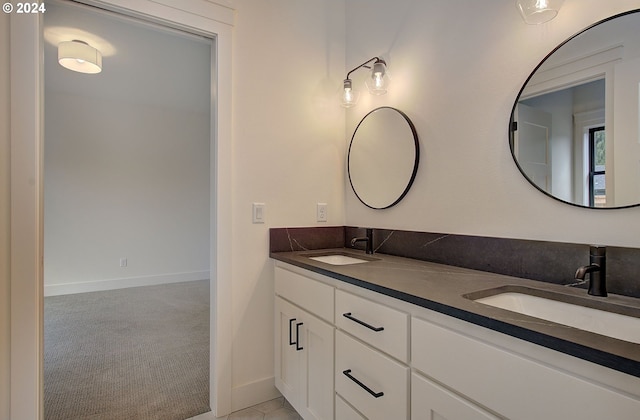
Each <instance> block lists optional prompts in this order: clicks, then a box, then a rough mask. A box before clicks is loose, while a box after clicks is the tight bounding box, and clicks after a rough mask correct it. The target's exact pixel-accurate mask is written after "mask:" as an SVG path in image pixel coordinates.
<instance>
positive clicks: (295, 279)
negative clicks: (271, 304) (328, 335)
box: [275, 267, 334, 324]
mask: <svg viewBox="0 0 640 420" xmlns="http://www.w3.org/2000/svg"><path fill="white" fill-rule="evenodd" d="M333 291H334V288H333V287H332V286H329V285H327V284H324V283H321V282H319V281H316V280H313V279H310V278H308V277H305V276H302V275H300V274H297V273H293V272H291V271H288V270H285V269H283V268H280V267H276V271H275V292H276V294H277V295H280V296H282V297H283V298H285V299H287V300H289V301H291V302H294V303H295V304H296V305H298V306H300V307H302V308H304V309H305V310H307V311H309V312H311V313H312V314H314V315H317V316H319V317H320V318H322V319H324V320H326V321H329V322H330V323H332V324H333V308H334V306H333Z"/></svg>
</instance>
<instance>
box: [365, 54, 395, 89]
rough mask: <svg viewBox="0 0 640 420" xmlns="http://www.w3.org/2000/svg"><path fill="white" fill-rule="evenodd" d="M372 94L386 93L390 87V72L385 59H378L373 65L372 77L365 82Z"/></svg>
mask: <svg viewBox="0 0 640 420" xmlns="http://www.w3.org/2000/svg"><path fill="white" fill-rule="evenodd" d="M365 83H366V85H367V89H369V92H370V93H371V94H372V95H384V94H385V93H387V89H388V88H389V74H388V73H387V66H386V63H385V62H384V61H383V60H377V61H376V62H375V63H374V64H373V66H372V67H371V77H369V78H368V79H367V81H366V82H365Z"/></svg>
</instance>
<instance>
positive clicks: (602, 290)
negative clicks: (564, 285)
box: [576, 245, 607, 297]
mask: <svg viewBox="0 0 640 420" xmlns="http://www.w3.org/2000/svg"><path fill="white" fill-rule="evenodd" d="M587 273H588V274H589V290H588V292H587V293H589V294H590V295H592V296H603V297H604V296H607V248H606V247H604V246H595V245H593V246H591V247H590V248H589V265H585V266H583V267H580V268H578V270H577V271H576V279H579V280H584V278H585V276H586V275H587Z"/></svg>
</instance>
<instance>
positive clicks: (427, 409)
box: [411, 373, 498, 420]
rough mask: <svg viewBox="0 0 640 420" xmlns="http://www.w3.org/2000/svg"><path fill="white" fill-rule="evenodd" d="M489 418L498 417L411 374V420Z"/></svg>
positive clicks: (470, 419)
mask: <svg viewBox="0 0 640 420" xmlns="http://www.w3.org/2000/svg"><path fill="white" fill-rule="evenodd" d="M489 419H491V420H496V419H498V417H495V416H493V415H491V414H489V413H487V412H486V411H484V410H482V409H481V408H480V407H477V406H475V405H474V404H472V403H471V402H469V401H466V400H465V399H464V398H462V397H460V396H458V395H456V394H454V393H452V392H451V391H449V390H447V389H445V388H443V387H441V386H440V385H437V384H435V383H433V382H431V381H430V380H428V379H427V378H425V377H423V376H421V375H418V374H416V373H413V374H411V420H489Z"/></svg>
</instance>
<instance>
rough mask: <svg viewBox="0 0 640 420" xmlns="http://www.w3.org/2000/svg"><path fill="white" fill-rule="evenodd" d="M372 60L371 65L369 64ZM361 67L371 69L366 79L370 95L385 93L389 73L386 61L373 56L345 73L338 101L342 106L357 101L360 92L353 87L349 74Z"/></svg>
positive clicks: (350, 105)
mask: <svg viewBox="0 0 640 420" xmlns="http://www.w3.org/2000/svg"><path fill="white" fill-rule="evenodd" d="M372 62H373V65H371V63H372ZM363 67H364V68H366V69H369V70H371V72H370V74H369V77H368V78H367V81H366V85H367V88H368V89H369V92H370V93H371V94H372V95H384V94H385V93H387V88H388V87H389V73H388V72H387V63H386V62H385V61H384V60H382V59H380V58H378V57H373V58H371V59H369V60H367V61H365V62H364V63H362V64H360V65H359V66H358V67H356V68H354V69H353V70H351V71H350V72H349V73H347V77H346V79H344V82H343V84H342V91H341V94H340V96H341V98H340V101H341V103H342V106H343V107H345V108H351V107H352V106H355V105H356V103H358V98H359V96H360V93H359V92H358V91H357V90H356V89H354V88H353V81H352V80H351V78H350V76H351V73H353V72H354V71H356V70H358V69H359V68H363Z"/></svg>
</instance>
